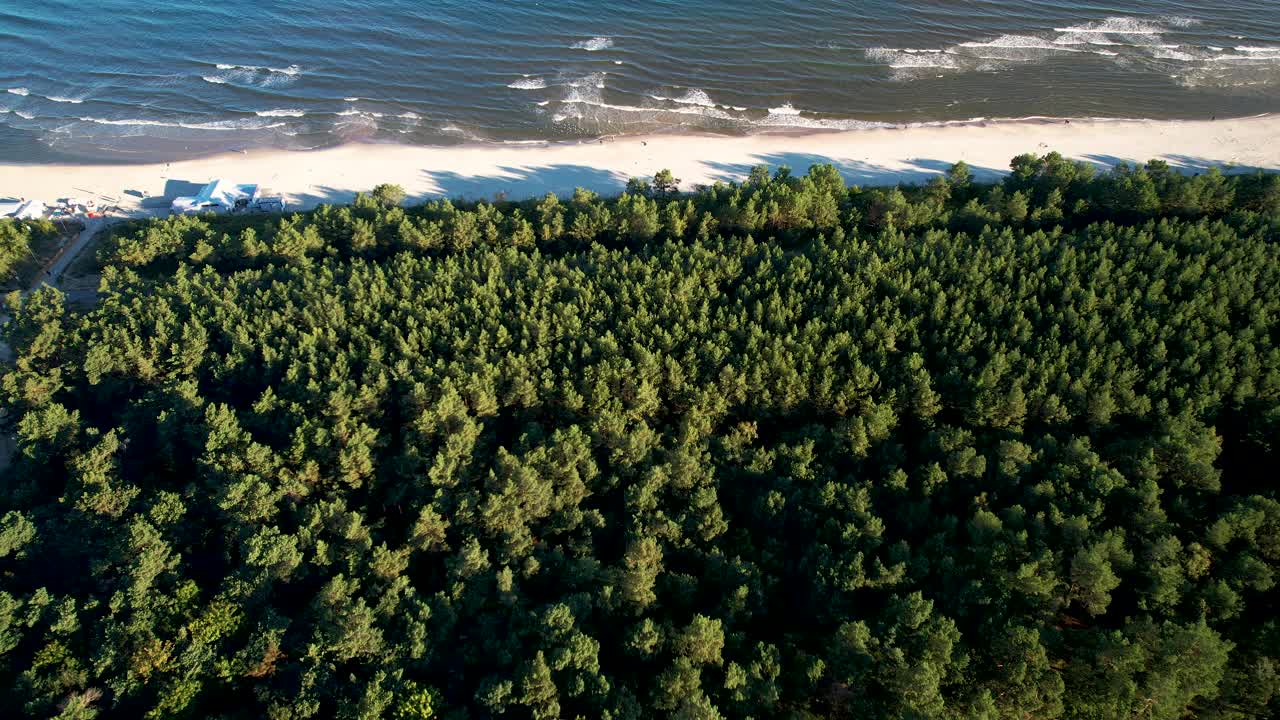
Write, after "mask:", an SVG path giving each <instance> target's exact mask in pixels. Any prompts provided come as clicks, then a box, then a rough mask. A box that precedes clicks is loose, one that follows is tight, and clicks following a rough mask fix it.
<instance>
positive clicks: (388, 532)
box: [0, 155, 1280, 720]
mask: <svg viewBox="0 0 1280 720" xmlns="http://www.w3.org/2000/svg"><path fill="white" fill-rule="evenodd" d="M678 182H679V181H678V180H677V179H675V178H673V177H671V175H670V173H666V174H663V175H661V176H659V178H658V179H657V181H656V182H652V183H646V182H636V183H632V185H630V186H629V191H628V192H627V193H626V194H624V195H622V196H621V197H619V198H615V199H610V200H607V201H606V200H602V199H600V198H598V197H596V196H595V195H594V194H592V193H590V192H587V191H579V192H578V193H577V194H576V195H575V196H574V197H572V198H571V199H566V200H560V199H557V198H555V197H554V196H548V197H546V198H544V199H542V200H538V201H531V202H528V203H522V204H513V203H501V204H497V205H491V204H479V205H474V206H459V205H455V204H452V203H449V202H443V201H441V202H433V203H430V204H427V205H425V206H421V207H413V208H402V207H400V204H401V202H402V200H403V194H402V193H401V192H399V191H398V188H394V187H390V186H383V187H380V188H379V189H378V191H377V192H376V193H374V194H371V195H370V196H365V197H361V198H359V199H358V200H357V202H356V203H355V204H354V205H353V206H351V207H322V208H320V209H319V210H316V211H315V212H312V213H306V214H297V215H289V216H285V217H276V218H238V217H237V218H211V217H206V218H185V217H183V218H172V219H167V220H158V221H150V222H146V223H138V224H134V225H129V226H124V227H122V228H121V229H120V230H119V231H118V232H117V233H116V234H115V236H114V237H113V238H111V240H110V241H109V242H108V243H107V244H106V246H105V247H104V248H103V250H102V252H101V259H102V261H103V263H104V265H105V269H104V275H103V287H104V295H103V299H102V300H101V302H100V303H99V304H98V306H97V307H95V308H94V309H92V310H90V311H88V312H87V313H84V314H75V313H72V312H70V311H69V310H67V309H66V308H65V306H64V303H63V299H62V297H61V296H60V295H59V294H58V293H57V292H56V291H53V290H47V289H46V290H42V291H38V292H35V293H32V294H30V295H28V296H26V297H21V298H19V297H18V296H16V295H15V296H13V297H11V305H12V313H13V320H12V322H11V323H10V324H9V325H8V327H7V334H8V338H9V340H10V342H11V343H12V345H13V347H14V350H15V352H16V354H17V360H16V361H15V363H14V364H13V365H12V367H10V368H9V369H8V371H7V374H6V375H5V376H4V379H3V393H4V397H5V401H6V405H7V408H8V410H9V417H10V419H11V420H12V426H13V431H14V432H15V433H16V435H17V438H18V447H19V452H18V456H17V457H16V459H15V461H14V464H13V466H12V467H11V468H10V469H9V470H8V471H7V472H6V473H5V474H4V476H3V480H2V482H3V488H2V489H0V498H2V499H0V692H2V693H3V694H4V698H3V699H4V702H5V703H6V707H8V708H12V709H15V710H16V709H20V712H22V713H25V714H27V715H29V716H32V717H61V718H91V717H100V718H138V717H150V718H173V717H191V718H227V719H232V718H235V719H239V718H261V717H267V718H277V719H280V720H284V719H289V720H293V719H301V718H327V717H340V718H384V717H385V718H454V719H459V720H460V719H461V718H475V719H480V718H491V717H502V718H512V719H524V718H530V719H534V720H551V719H553V718H588V719H595V718H614V719H622V718H650V717H670V718H682V719H689V720H693V719H706V720H710V719H713V718H757V719H763V718H797V719H799V718H879V717H884V718H991V719H995V718H1059V717H1061V718H1073V719H1077V718H1078V719H1081V720H1084V719H1093V718H1097V719H1099V720H1101V719H1104V718H1105V719H1110V718H1124V717H1133V718H1168V719H1170V720H1173V719H1177V718H1183V717H1187V716H1195V717H1201V718H1216V719H1221V720H1226V719H1243V718H1254V717H1264V716H1269V715H1270V714H1273V713H1274V712H1275V709H1276V707H1277V703H1280V700H1277V695H1280V676H1278V673H1280V664H1278V663H1280V620H1278V619H1277V614H1278V613H1277V611H1278V607H1277V598H1278V593H1277V588H1276V582H1277V573H1280V498H1277V492H1276V484H1275V479H1274V478H1275V474H1274V473H1275V467H1276V466H1277V462H1280V457H1277V452H1276V444H1277V442H1280V347H1278V346H1277V341H1278V340H1280V325H1278V324H1280V244H1278V240H1280V179H1278V178H1277V176H1274V175H1245V176H1231V177H1224V176H1222V175H1220V174H1218V173H1217V172H1210V173H1208V174H1205V175H1201V176H1199V177H1194V178H1189V177H1184V176H1182V175H1179V174H1176V173H1173V172H1171V171H1170V169H1169V168H1168V167H1167V166H1164V165H1163V164H1160V163H1151V164H1149V165H1147V166H1145V167H1126V166H1121V167H1119V168H1116V169H1115V170H1114V171H1111V172H1107V173H1102V174H1095V173H1094V172H1092V170H1091V169H1090V168H1089V167H1088V166H1084V165H1080V164H1076V163H1072V162H1069V161H1066V160H1064V159H1062V158H1061V157H1059V156H1057V155H1049V156H1046V157H1042V158H1041V157H1032V156H1025V157H1020V158H1017V159H1016V160H1015V161H1014V162H1013V173H1012V174H1011V175H1010V176H1009V177H1008V178H1007V179H1006V180H1005V181H1004V182H1002V183H1000V184H999V185H994V186H990V185H978V184H975V183H974V182H973V181H972V178H971V175H970V173H969V172H968V170H967V169H966V168H964V167H963V166H958V167H956V168H953V169H952V171H951V172H950V173H948V175H947V176H946V178H940V179H939V180H937V181H935V182H932V183H930V184H928V185H926V186H923V187H903V188H881V189H865V190H864V189H859V188H847V187H846V186H845V184H844V182H843V181H842V180H841V178H840V176H839V173H838V172H837V171H836V169H835V168H832V167H814V168H812V169H810V170H809V172H808V173H807V174H806V175H804V176H797V175H793V174H791V173H790V172H789V171H788V170H787V169H785V168H784V169H780V170H778V171H777V172H776V173H772V174H771V173H770V172H769V171H768V170H767V169H760V170H758V171H757V172H754V173H752V176H751V178H750V179H749V180H747V181H745V182H744V183H742V184H717V185H715V186H712V187H709V188H702V189H699V190H697V191H696V192H693V193H680V192H678Z"/></svg>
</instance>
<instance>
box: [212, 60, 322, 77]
mask: <svg viewBox="0 0 1280 720" xmlns="http://www.w3.org/2000/svg"><path fill="white" fill-rule="evenodd" d="M214 67H216V68H218V69H219V70H248V71H250V72H267V73H277V74H280V75H299V74H301V73H302V68H300V67H298V66H297V65H290V66H289V67H287V68H273V67H267V66H265V65H228V64H226V63H218V64H217V65H215V66H214Z"/></svg>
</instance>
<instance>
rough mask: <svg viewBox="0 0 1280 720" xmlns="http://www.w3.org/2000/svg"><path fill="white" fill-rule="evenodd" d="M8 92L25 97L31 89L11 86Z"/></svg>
mask: <svg viewBox="0 0 1280 720" xmlns="http://www.w3.org/2000/svg"><path fill="white" fill-rule="evenodd" d="M9 92H10V93H11V94H13V95H21V96H22V97H26V96H28V95H30V94H31V91H30V90H28V89H26V88H24V87H12V88H9Z"/></svg>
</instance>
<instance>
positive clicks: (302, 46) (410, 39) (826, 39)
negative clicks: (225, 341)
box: [0, 0, 1280, 162]
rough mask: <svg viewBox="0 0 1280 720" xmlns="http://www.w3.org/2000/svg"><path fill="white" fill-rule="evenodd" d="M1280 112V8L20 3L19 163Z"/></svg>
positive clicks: (978, 0) (1, 62)
mask: <svg viewBox="0 0 1280 720" xmlns="http://www.w3.org/2000/svg"><path fill="white" fill-rule="evenodd" d="M1278 110H1280V0H1233V1H1230V2H1222V1H1218V2H1206V1H1204V0H1187V1H1182V2H1170V1H1168V0H1138V1H1135V2H1127V3H1116V4H1102V3H1096V2H1047V1H1044V0H971V1H967V2H958V1H956V0H863V1H860V2H859V1H850V0H844V1H840V0H810V1H808V2H803V3H782V2H764V1H762V0H736V1H734V2H729V1H726V0H682V1H681V2H673V1H670V0H649V2H644V3H607V4H605V3H596V2H586V1H584V0H564V1H560V2H526V1H521V0H506V1H503V2H495V1H491V0H465V1H463V0H436V1H435V2H420V1H410V0H377V1H373V0H308V1H307V2H301V1H297V0H207V1H204V2H195V1H193V0H163V1H158V0H74V1H73V0H0V160H4V161H11V162H12V161H22V162H52V161H57V160H71V159H74V160H89V161H93V160H101V161H114V162H118V161H129V160H137V161H143V160H156V159H173V158H180V157H186V156H191V155H197V154H203V153H209V152H218V151H226V150H233V149H246V148H256V147H280V148H295V149H306V148H316V147H325V146H331V145H336V144H340V143H343V142H350V141H357V140H360V141H386V142H399V143H419V144H446V143H459V142H483V141H488V142H526V141H542V140H576V139H586V138H594V137H598V136H606V135H619V134H628V133H653V132H686V131H691V130H692V131H703V132H708V131H709V132H721V133H748V132H773V131H786V130H793V129H824V128H830V129H842V128H859V127H872V126H877V125H883V124H889V125H899V124H909V123H935V122H953V121H965V120H971V119H973V118H1011V117H1026V116H1053V117H1150V118H1208V117H1211V116H1215V115H1217V116H1224V117H1225V116H1239V115H1250V114H1257V113H1264V112H1275V111H1278Z"/></svg>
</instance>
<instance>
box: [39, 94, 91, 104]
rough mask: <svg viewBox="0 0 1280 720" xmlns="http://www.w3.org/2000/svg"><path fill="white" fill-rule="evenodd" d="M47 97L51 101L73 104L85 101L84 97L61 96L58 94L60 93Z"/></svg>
mask: <svg viewBox="0 0 1280 720" xmlns="http://www.w3.org/2000/svg"><path fill="white" fill-rule="evenodd" d="M46 99H47V100H49V101H51V102H56V103H70V104H72V105H79V104H80V103H82V102H84V98H69V97H60V96H58V95H50V96H49V97H48V98H46Z"/></svg>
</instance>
